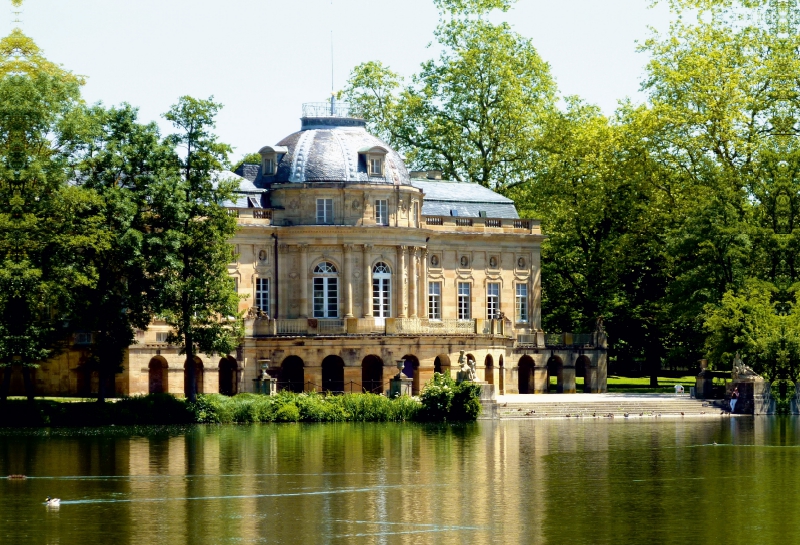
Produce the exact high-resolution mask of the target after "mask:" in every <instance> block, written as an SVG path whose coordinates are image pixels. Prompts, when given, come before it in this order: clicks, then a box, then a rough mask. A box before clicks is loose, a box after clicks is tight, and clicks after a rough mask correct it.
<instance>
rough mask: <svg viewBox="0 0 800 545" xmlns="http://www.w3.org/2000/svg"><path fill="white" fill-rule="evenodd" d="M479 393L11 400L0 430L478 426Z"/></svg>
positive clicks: (439, 381) (460, 389) (449, 385)
mask: <svg viewBox="0 0 800 545" xmlns="http://www.w3.org/2000/svg"><path fill="white" fill-rule="evenodd" d="M479 397H480V387H478V386H477V385H475V384H472V383H462V384H455V383H454V382H453V380H452V379H450V378H449V377H444V376H443V375H438V374H437V375H436V377H435V378H434V380H432V381H431V382H430V383H429V384H428V385H427V386H426V387H425V389H424V390H423V393H422V395H421V396H420V397H419V398H413V397H408V396H403V397H397V398H395V399H389V398H388V397H385V396H382V395H375V394H344V395H320V394H316V393H308V394H305V393H304V394H294V393H289V392H281V393H280V394H278V395H275V396H265V395H260V394H239V395H236V396H233V397H228V396H224V395H220V394H209V395H199V396H198V397H197V401H196V402H194V403H189V402H187V401H186V400H184V399H182V398H176V397H173V396H171V395H166V394H151V395H146V396H134V397H128V398H123V399H119V400H116V401H114V402H109V403H104V404H98V403H96V402H87V401H71V400H70V401H66V402H65V401H63V400H48V399H39V400H36V401H34V402H32V403H29V402H28V401H25V400H9V401H7V402H6V403H5V404H2V405H0V427H45V426H50V427H67V426H70V427H84V426H93V427H96V426H109V425H122V426H142V425H175V424H178V425H180V424H249V423H269V422H407V421H425V422H445V421H446V422H453V421H470V420H475V419H476V418H477V417H478V415H479V414H480V411H481V406H480V401H479Z"/></svg>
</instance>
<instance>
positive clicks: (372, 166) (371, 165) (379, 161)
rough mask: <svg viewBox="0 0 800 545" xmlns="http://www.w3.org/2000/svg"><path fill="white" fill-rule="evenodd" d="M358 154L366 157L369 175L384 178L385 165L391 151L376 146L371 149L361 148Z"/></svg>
mask: <svg viewBox="0 0 800 545" xmlns="http://www.w3.org/2000/svg"><path fill="white" fill-rule="evenodd" d="M358 153H359V154H360V155H363V156H364V159H365V161H366V163H367V174H369V175H370V176H384V170H383V169H384V167H385V165H384V163H385V161H386V154H387V153H389V150H387V149H386V148H383V147H381V146H374V147H371V148H361V149H360V150H358Z"/></svg>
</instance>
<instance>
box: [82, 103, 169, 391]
mask: <svg viewBox="0 0 800 545" xmlns="http://www.w3.org/2000/svg"><path fill="white" fill-rule="evenodd" d="M86 120H87V124H88V125H90V126H91V130H89V131H87V132H88V136H87V138H86V139H85V141H84V142H83V144H82V146H81V149H80V150H79V151H80V152H79V153H78V154H77V164H76V166H75V171H76V172H75V179H76V180H79V181H80V185H81V187H83V188H86V189H90V190H92V191H94V192H96V193H97V194H98V195H99V196H100V197H101V198H102V199H103V203H104V209H103V210H104V218H103V224H102V226H101V228H102V229H103V230H104V231H105V232H106V234H107V236H108V237H109V238H110V239H111V240H112V243H111V244H109V245H108V246H106V247H104V248H102V249H99V250H95V249H92V251H87V252H84V259H85V260H86V261H88V262H90V263H91V264H92V266H93V267H94V268H95V269H96V270H97V282H96V283H95V284H93V285H91V286H87V287H85V288H84V289H82V290H81V291H80V293H79V295H78V297H76V298H75V299H76V305H75V308H74V309H73V310H72V312H71V313H70V314H71V316H72V320H73V322H74V324H75V327H77V328H79V329H82V330H84V331H87V332H91V333H92V337H93V339H92V340H93V342H92V344H90V345H89V347H88V349H89V352H90V357H89V359H88V362H87V363H86V364H85V365H84V367H85V368H86V369H87V370H94V371H96V372H97V373H98V378H99V381H98V402H101V403H102V402H103V401H104V400H105V397H106V395H107V392H106V390H107V387H108V386H110V385H111V384H112V383H113V377H114V374H116V373H118V372H119V371H120V370H121V366H122V361H123V358H124V354H125V351H126V350H127V348H128V347H129V346H130V345H131V344H133V343H134V342H135V330H136V329H146V328H147V326H148V324H149V322H150V319H151V314H152V309H151V306H152V305H151V291H152V290H151V285H150V284H151V282H150V278H149V276H148V274H147V260H146V258H145V253H144V238H145V236H146V233H147V232H148V230H149V224H148V221H149V220H148V216H147V212H148V210H147V201H146V195H147V194H148V189H149V187H150V186H151V185H153V184H155V183H156V182H157V181H158V180H159V179H160V177H161V176H163V175H164V174H165V172H166V168H167V166H168V165H169V162H170V160H171V159H172V155H171V150H170V148H169V147H168V146H165V145H164V144H163V143H162V142H161V140H160V135H159V132H158V129H157V127H156V125H155V124H154V123H150V124H148V125H141V124H139V123H138V121H137V111H136V110H135V109H134V108H132V107H130V106H129V105H123V106H122V107H120V108H111V109H108V110H106V109H105V108H103V107H101V106H95V107H93V108H91V109H88V110H87V111H86Z"/></svg>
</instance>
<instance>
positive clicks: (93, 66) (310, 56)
mask: <svg viewBox="0 0 800 545" xmlns="http://www.w3.org/2000/svg"><path fill="white" fill-rule="evenodd" d="M0 1H3V2H5V3H6V6H7V9H8V11H7V15H6V19H7V21H8V22H7V25H8V29H9V31H10V30H11V29H12V28H13V27H15V26H19V27H20V28H21V29H22V30H23V32H25V34H27V35H28V36H30V37H31V38H33V39H34V41H36V43H37V44H38V45H39V47H40V48H42V49H43V50H44V54H45V56H46V57H47V58H48V59H49V60H51V61H54V62H57V63H60V64H62V65H63V66H64V68H66V69H68V70H71V71H72V72H74V73H76V74H81V75H83V76H86V78H87V84H86V86H85V87H84V89H83V96H84V98H85V100H86V101H87V102H89V103H95V102H98V101H102V102H103V103H104V104H106V105H109V106H110V105H114V104H119V103H122V102H128V103H130V104H131V105H133V106H136V107H138V108H139V112H140V119H141V120H142V121H157V122H159V124H160V125H161V126H162V130H163V131H164V132H165V133H168V132H170V131H171V127H170V125H169V123H168V122H166V121H165V120H163V119H162V118H161V114H162V113H163V112H165V111H167V110H168V109H169V107H170V105H171V104H174V103H175V102H176V101H177V99H178V98H179V97H180V96H183V95H191V96H194V97H197V98H208V97H210V96H213V97H214V99H215V100H216V101H217V102H220V103H222V104H223V105H224V108H223V109H222V111H221V112H220V114H219V116H218V120H217V129H216V133H217V135H218V136H219V139H220V140H221V141H222V142H226V143H229V144H231V145H232V146H233V147H234V153H233V155H232V158H233V159H236V158H238V157H241V156H242V155H244V154H246V153H253V152H256V151H258V150H259V149H260V148H261V147H262V146H265V145H274V144H276V143H277V142H278V141H279V140H281V139H282V138H284V137H285V136H287V135H289V134H291V133H293V132H296V131H297V130H299V128H300V114H301V106H302V104H303V103H304V102H319V101H324V100H327V99H328V97H329V96H330V93H331V85H332V84H333V88H334V89H335V90H339V89H341V88H342V87H344V85H345V82H346V81H347V77H348V75H349V73H350V70H351V69H352V68H353V67H354V66H356V65H357V64H359V63H362V62H366V61H370V60H379V61H381V62H383V63H384V64H385V65H388V66H389V67H390V68H391V69H392V70H394V71H395V72H397V73H399V74H401V75H402V76H404V77H406V78H407V79H410V76H411V75H412V74H414V73H415V72H417V71H418V70H419V65H420V63H421V62H423V61H425V60H427V59H430V58H433V57H435V56H436V51H435V49H434V48H433V47H429V44H430V43H431V42H432V41H433V39H434V36H433V31H434V29H435V27H436V24H437V22H438V13H437V11H436V9H435V8H434V6H433V3H432V1H431V0H394V1H389V0H369V1H366V0H281V1H277V0H226V1H225V2H219V1H212V0H136V1H129V0H69V1H65V0H25V2H24V4H23V6H22V13H21V14H20V15H19V19H20V20H21V23H14V22H13V21H14V18H15V17H16V16H15V15H14V14H13V8H12V6H11V3H10V1H9V0H0ZM650 3H651V1H650V0H556V1H553V0H518V2H517V4H516V5H515V7H514V8H513V9H512V10H511V11H509V12H508V13H506V14H501V15H500V16H499V18H502V19H505V20H506V21H508V23H509V24H511V25H512V27H513V28H514V30H515V31H516V32H518V33H520V34H521V35H523V36H525V37H527V38H530V39H531V40H532V42H533V45H534V46H535V47H536V48H537V50H538V52H539V55H540V56H541V57H542V58H543V59H544V60H545V61H547V62H548V63H549V64H550V68H551V72H552V74H553V76H554V77H555V79H556V83H557V84H558V87H559V91H560V93H561V94H562V95H579V96H580V97H582V98H583V99H584V100H586V101H588V102H590V103H593V104H597V105H598V106H600V107H601V108H602V110H603V111H604V112H605V113H607V114H611V113H612V112H613V111H614V109H615V107H616V105H617V102H618V101H619V100H620V99H623V98H625V97H630V98H631V99H633V100H635V101H639V102H640V101H642V100H643V97H642V95H641V94H640V93H639V85H640V82H641V80H642V76H643V75H644V67H645V65H646V63H647V60H648V58H647V56H646V54H645V53H638V52H637V51H636V47H637V40H638V41H644V40H645V39H646V38H647V37H648V36H649V35H650V30H649V29H648V28H649V27H653V28H655V29H657V30H659V31H662V32H663V31H666V29H667V28H668V25H669V20H670V13H669V11H668V10H667V9H666V7H665V6H663V5H659V6H656V7H655V8H649V7H648V6H649V4H650ZM495 18H498V17H495ZM0 20H1V19H0ZM331 80H333V81H331Z"/></svg>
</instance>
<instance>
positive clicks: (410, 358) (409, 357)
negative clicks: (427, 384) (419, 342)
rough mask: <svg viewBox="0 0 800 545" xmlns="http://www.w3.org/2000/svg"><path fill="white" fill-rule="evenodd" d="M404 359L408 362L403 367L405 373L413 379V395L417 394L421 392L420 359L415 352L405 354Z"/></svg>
mask: <svg viewBox="0 0 800 545" xmlns="http://www.w3.org/2000/svg"><path fill="white" fill-rule="evenodd" d="M403 360H404V361H405V362H406V363H405V366H404V367H403V374H404V375H405V376H407V377H408V378H410V379H412V383H411V395H417V394H419V392H420V384H419V359H418V358H417V357H416V356H414V355H413V354H406V355H405V356H403Z"/></svg>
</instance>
